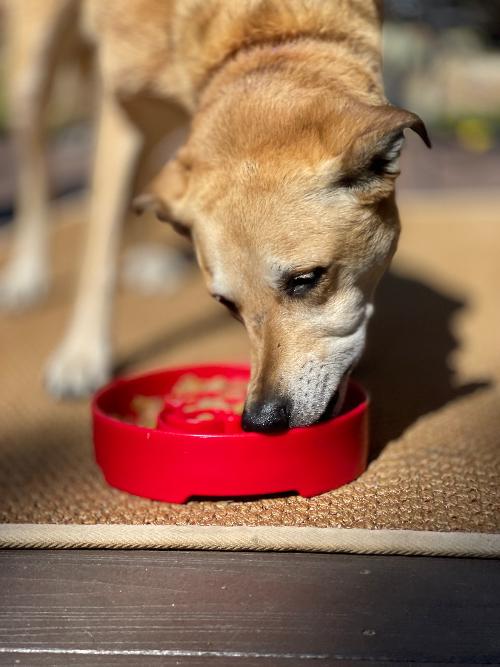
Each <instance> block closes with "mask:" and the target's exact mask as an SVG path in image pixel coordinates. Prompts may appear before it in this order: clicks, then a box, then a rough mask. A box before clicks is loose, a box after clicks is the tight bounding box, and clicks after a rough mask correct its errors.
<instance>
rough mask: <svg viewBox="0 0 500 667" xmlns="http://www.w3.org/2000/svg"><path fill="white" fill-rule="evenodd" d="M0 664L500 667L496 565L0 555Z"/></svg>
mask: <svg viewBox="0 0 500 667" xmlns="http://www.w3.org/2000/svg"><path fill="white" fill-rule="evenodd" d="M0 664H2V665H137V664H141V665H156V664H162V665H193V667H198V666H203V667H205V666H206V667H211V666H212V665H220V666H226V665H228V666H229V665H230V666H231V667H232V666H233V665H236V666H238V665H241V666H244V667H254V666H255V665H269V666H274V665H276V666H277V667H279V666H280V665H287V666H288V667H297V666H298V665H302V666H304V665H308V664H311V665H312V664H318V665H335V666H338V665H349V666H350V667H352V666H354V665H372V666H377V667H380V666H382V665H390V666H394V665H449V664H455V665H457V664H459V665H485V664H488V665H491V664H500V564H499V563H498V561H492V560H471V559H447V558H419V557H395V556H387V557H379V556H353V555H340V554H334V555H332V554H305V553H220V552H181V551H164V552H161V551H0Z"/></svg>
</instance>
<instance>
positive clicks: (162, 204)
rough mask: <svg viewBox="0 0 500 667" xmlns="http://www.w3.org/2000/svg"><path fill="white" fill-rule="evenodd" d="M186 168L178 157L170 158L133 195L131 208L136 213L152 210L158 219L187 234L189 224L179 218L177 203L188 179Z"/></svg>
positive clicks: (181, 196) (183, 192)
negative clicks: (148, 181) (145, 186)
mask: <svg viewBox="0 0 500 667" xmlns="http://www.w3.org/2000/svg"><path fill="white" fill-rule="evenodd" d="M188 171H189V170H188V169H187V168H186V166H185V164H184V163H183V162H182V161H181V160H178V159H174V160H171V161H170V162H168V163H167V164H166V165H165V167H163V169H162V170H161V171H160V173H159V174H158V175H157V176H156V177H155V178H154V179H153V181H152V182H151V183H150V184H149V186H148V187H147V188H146V190H145V192H143V193H142V194H140V195H138V196H137V197H135V199H134V200H133V202H132V209H133V211H134V213H136V214H137V215H141V214H142V213H144V212H145V211H153V213H154V214H155V215H156V217H157V218H158V220H161V221H162V222H168V223H170V224H171V225H172V227H173V228H174V229H175V230H176V231H178V232H179V233H180V234H183V235H185V236H189V225H188V224H187V223H186V222H185V221H182V222H181V221H180V220H179V213H178V209H179V204H180V200H181V199H182V198H183V196H184V194H185V192H186V189H187V181H188Z"/></svg>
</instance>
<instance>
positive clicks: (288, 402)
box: [10, 0, 429, 431]
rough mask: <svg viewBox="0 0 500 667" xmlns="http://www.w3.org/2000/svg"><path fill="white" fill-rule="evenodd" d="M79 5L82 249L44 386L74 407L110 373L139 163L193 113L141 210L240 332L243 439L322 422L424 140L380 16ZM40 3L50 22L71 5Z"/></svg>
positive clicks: (270, 3) (311, 0)
mask: <svg viewBox="0 0 500 667" xmlns="http://www.w3.org/2000/svg"><path fill="white" fill-rule="evenodd" d="M10 1H11V2H13V3H19V2H21V3H22V2H27V3H31V2H32V0H10ZM33 1H35V0H33ZM75 2H76V0H75ZM82 2H83V4H82V6H81V21H82V23H81V25H82V26H83V28H82V29H83V30H84V31H85V33H86V34H87V35H89V36H90V38H91V39H92V40H93V41H94V43H95V44H96V47H97V51H98V62H99V70H100V75H101V79H102V109H101V115H100V122H99V130H98V142H97V153H96V163H95V172H94V176H93V182H92V205H91V220H90V225H91V233H90V239H89V245H88V248H87V251H86V255H85V260H84V267H83V276H82V279H81V284H80V291H79V295H78V299H77V303H76V307H75V312H74V316H73V318H72V321H71V323H70V327H69V330H68V332H67V335H66V337H65V339H64V341H63V343H62V345H61V347H60V348H59V349H58V351H57V352H56V353H55V355H54V357H53V358H52V360H51V362H50V364H49V367H48V372H47V383H48V386H49V388H50V389H51V391H53V392H54V393H55V394H57V395H64V394H81V393H85V392H88V391H90V390H92V389H94V388H95V387H96V386H97V385H99V384H100V383H102V382H103V381H104V380H105V379H106V378H107V376H108V374H109V368H110V345H109V313H110V309H111V293H112V285H113V282H114V267H115V264H116V258H115V255H116V248H117V241H118V236H119V228H120V223H121V219H122V217H123V214H124V210H125V206H126V203H127V193H128V190H129V182H130V178H131V170H132V164H133V162H134V159H135V157H136V156H137V154H138V152H139V150H140V148H141V146H143V147H144V146H145V147H146V148H148V147H149V146H153V145H154V144H155V142H156V141H157V139H158V137H159V136H160V135H161V134H163V133H164V132H165V131H167V130H168V128H169V127H170V126H171V125H172V123H175V122H177V120H178V117H179V114H178V111H177V109H178V108H179V107H180V108H182V109H184V110H186V111H187V112H188V113H189V114H191V115H192V124H191V131H190V135H189V138H188V140H187V142H186V144H185V145H184V146H183V147H182V149H181V150H180V151H179V153H178V155H177V156H176V158H175V159H174V160H173V161H171V162H170V163H168V164H167V165H166V166H165V167H164V169H163V170H162V171H161V173H160V174H159V175H158V176H157V177H156V178H155V180H154V182H153V183H152V185H151V186H150V188H149V189H148V192H147V193H146V194H144V195H143V196H141V197H139V199H138V200H137V202H136V204H137V208H138V209H144V208H145V207H152V208H153V209H154V210H155V211H156V213H157V215H158V217H159V218H160V219H162V220H166V221H169V222H171V223H172V224H173V225H174V226H175V227H176V228H177V229H178V230H179V231H181V232H183V233H186V234H189V235H190V236H191V238H192V239H193V243H194V246H195V249H196V253H197V256H198V259H199V263H200V266H201V268H202V271H203V274H204V277H205V280H206V283H207V286H208V289H209V291H210V292H211V294H212V295H213V296H214V298H216V299H218V300H219V301H221V302H222V303H224V304H225V305H226V306H228V307H229V309H230V310H231V311H232V312H233V313H234V314H235V316H237V317H238V318H239V319H241V320H242V321H243V322H244V324H245V326H246V328H247V331H248V334H249V337H250V341H251V348H252V378H251V383H250V387H249V396H248V399H247V404H246V408H245V413H244V420H243V423H244V427H245V428H247V429H250V430H265V431H269V430H274V429H280V428H285V427H287V426H298V425H306V424H311V423H313V422H315V421H317V420H319V419H321V418H322V417H324V416H325V415H327V414H330V413H332V411H334V410H335V409H336V408H337V409H338V407H339V405H340V403H341V399H342V392H343V388H344V386H345V381H346V379H347V377H348V374H349V372H350V370H351V369H352V367H353V365H354V364H355V363H356V362H357V361H358V359H359V357H360V355H361V352H362V349H363V345H364V340H365V332H366V326H367V322H368V319H369V316H370V314H371V311H372V308H373V307H372V299H373V293H374V290H375V287H376V285H377V282H378V280H379V279H380V277H381V275H382V273H383V272H384V270H385V269H386V267H387V266H388V264H389V262H390V259H391V257H392V255H393V253H394V251H395V248H396V244H397V239H398V233H399V220H398V213H397V209H396V204H395V200H394V183H395V179H396V176H397V175H398V173H399V167H398V161H399V155H400V151H401V147H402V143H403V130H404V129H405V128H412V129H414V130H415V131H417V132H418V133H419V134H420V136H421V137H422V139H423V140H424V141H425V142H426V143H427V144H429V140H428V137H427V133H426V131H425V128H424V126H423V123H422V121H421V120H420V119H419V118H418V117H417V116H416V115H414V114H412V113H410V112H408V111H405V110H402V109H398V108H395V107H393V106H390V105H389V104H388V103H387V100H386V99H385V97H384V93H383V88H382V79H381V70H380V26H379V9H378V7H377V5H376V3H375V2H370V1H367V0H336V2H333V1H332V2H328V1H326V0H238V2H228V1H227V0H182V1H178V2H175V1H173V0H172V1H166V0H127V2H126V3H123V0H106V2H102V0H82ZM44 3H46V5H47V6H49V5H50V6H52V8H53V12H52V14H51V16H52V19H51V20H52V21H53V22H54V18H53V17H57V15H58V12H59V13H60V12H61V11H62V10H63V9H64V10H65V11H68V5H71V4H74V3H72V2H71V0H50V2H49V0H44ZM38 4H40V3H38ZM41 4H43V3H41ZM48 14H50V12H48ZM33 30H34V31H35V32H36V30H41V28H40V25H38V28H37V27H35V28H33Z"/></svg>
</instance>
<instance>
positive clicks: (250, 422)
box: [241, 398, 289, 433]
mask: <svg viewBox="0 0 500 667" xmlns="http://www.w3.org/2000/svg"><path fill="white" fill-rule="evenodd" d="M241 423H242V427H243V430H244V431H258V432H260V433H276V432H278V431H283V430H285V429H287V428H288V425H289V410H288V401H287V400H284V399H279V398H273V399H270V400H264V401H258V402H256V403H252V404H250V405H246V406H245V409H244V411H243V416H242V422H241Z"/></svg>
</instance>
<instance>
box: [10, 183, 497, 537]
mask: <svg viewBox="0 0 500 667" xmlns="http://www.w3.org/2000/svg"><path fill="white" fill-rule="evenodd" d="M499 204H500V201H499V200H497V201H489V200H488V198H487V197H482V198H476V199H475V200H474V199H473V200H471V199H470V198H466V197H463V196H459V195H457V196H453V197H448V198H447V199H444V200H443V199H442V198H441V199H439V198H436V197H435V196H433V197H427V198H422V197H421V198H415V197H413V196H412V197H410V196H406V198H403V203H402V206H401V209H402V218H403V229H404V232H403V235H402V240H401V245H400V250H399V252H398V255H397V259H396V261H395V262H394V264H393V269H392V271H391V273H390V274H389V275H388V276H387V277H386V278H385V280H384V282H383V284H382V285H381V287H380V289H379V293H378V298H377V302H376V315H375V317H374V320H373V323H372V325H371V331H370V343H369V347H368V350H367V353H366V355H365V358H364V360H363V362H362V363H361V365H360V367H359V369H358V370H357V373H356V376H357V378H358V379H360V380H361V381H362V382H364V383H365V384H366V386H367V387H368V389H369V390H370V392H371V395H372V400H373V412H372V424H371V441H372V448H371V463H370V466H369V468H368V470H367V472H366V473H365V474H364V475H362V476H361V478H359V479H358V480H357V481H355V482H354V483H352V484H350V485H348V486H346V487H344V488H342V489H339V490H336V491H333V492H331V493H326V494H324V495H321V496H319V497H316V498H312V499H303V498H300V497H293V496H292V497H286V498H267V499H260V500H245V501H244V502H234V501H228V500H220V501H208V500H207V501H191V502H189V503H188V504H186V505H182V506H177V505H170V504H164V503H159V502H153V501H149V500H145V499H141V498H136V497H133V496H130V495H127V494H125V493H122V492H119V491H117V490H114V489H111V488H109V487H108V486H106V484H105V483H104V481H103V479H102V477H101V474H100V471H99V469H98V468H97V467H96V465H95V463H94V461H93V455H92V442H91V438H90V428H89V427H90V423H89V422H90V420H89V408H88V403H87V402H85V401H84V402H79V403H74V402H73V403H59V404H58V403H57V402H55V401H54V400H52V399H51V398H50V397H48V396H47V395H46V394H45V393H44V391H43V388H42V384H41V373H42V368H43V363H44V361H45V360H46V358H47V356H48V355H49V353H50V352H51V350H52V349H53V348H54V346H55V345H56V343H57V342H58V339H59V337H60V336H61V334H62V331H63V327H64V323H65V321H66V319H67V317H68V312H69V308H70V305H71V302H72V298H73V293H74V286H75V276H76V269H77V267H78V265H79V255H80V249H81V246H82V241H83V238H84V226H83V225H82V224H79V222H80V221H81V219H82V218H83V215H84V210H85V209H84V207H83V205H82V204H81V203H78V202H76V203H72V204H70V205H68V204H67V205H65V207H62V208H61V209H60V210H59V211H58V213H57V215H58V217H59V218H60V219H61V224H58V225H56V227H55V231H54V263H55V275H54V283H53V289H52V292H51V295H50V297H49V299H48V301H47V302H46V303H45V304H43V305H40V306H36V307H35V308H34V309H33V310H30V311H27V312H25V313H23V314H22V315H15V316H13V315H9V316H7V315H0V356H1V364H0V368H1V382H0V440H1V446H0V454H1V459H0V521H1V522H4V523H6V522H7V523H61V524H67V523H76V524H93V523H110V524H113V523H119V524H178V525H181V524H190V525H220V526H235V525H271V526H278V525H283V526H318V527H328V526H331V527H345V528H353V527H356V528H395V529H413V530H430V531H470V532H473V531H477V532H490V533H494V532H499V528H500V511H499V499H500V490H499V488H500V485H499V480H500V474H499V473H500V392H499V390H498V384H497V383H498V379H499V377H500V358H499V356H500V355H499V352H500V343H499V340H500V338H499V332H500V301H499V287H500V262H499V261H498V257H499V252H498V250H499V248H500V225H499V224H498V211H499V210H500V206H499ZM1 243H2V250H3V251H5V250H6V248H7V242H6V240H4V239H2V241H1ZM4 254H5V253H4ZM116 310H117V312H116V318H115V329H116V340H117V348H116V352H117V361H118V362H119V364H120V365H121V368H122V369H123V370H125V371H126V372H136V371H139V370H147V369H151V368H155V367H158V366H161V365H167V364H184V363H191V362H209V361H213V360H229V361H239V360H244V359H246V357H247V353H248V350H247V341H246V337H245V333H244V330H243V329H242V328H241V327H240V326H239V325H238V324H237V323H235V322H233V320H232V319H230V318H229V317H228V316H227V315H226V314H225V312H223V309H222V308H220V306H218V305H217V304H215V303H212V301H211V300H210V298H209V297H208V296H207V294H206V292H205V288H204V287H203V285H202V284H201V281H200V278H199V275H198V272H197V270H196V269H195V268H193V270H192V273H191V274H190V276H189V277H188V278H187V280H186V282H185V284H184V285H183V287H182V288H181V289H180V291H178V292H177V293H176V294H173V295H157V296H149V297H144V296H139V295H137V294H134V293H132V292H130V291H127V290H124V289H122V290H120V293H119V296H118V304H117V309H116Z"/></svg>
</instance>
